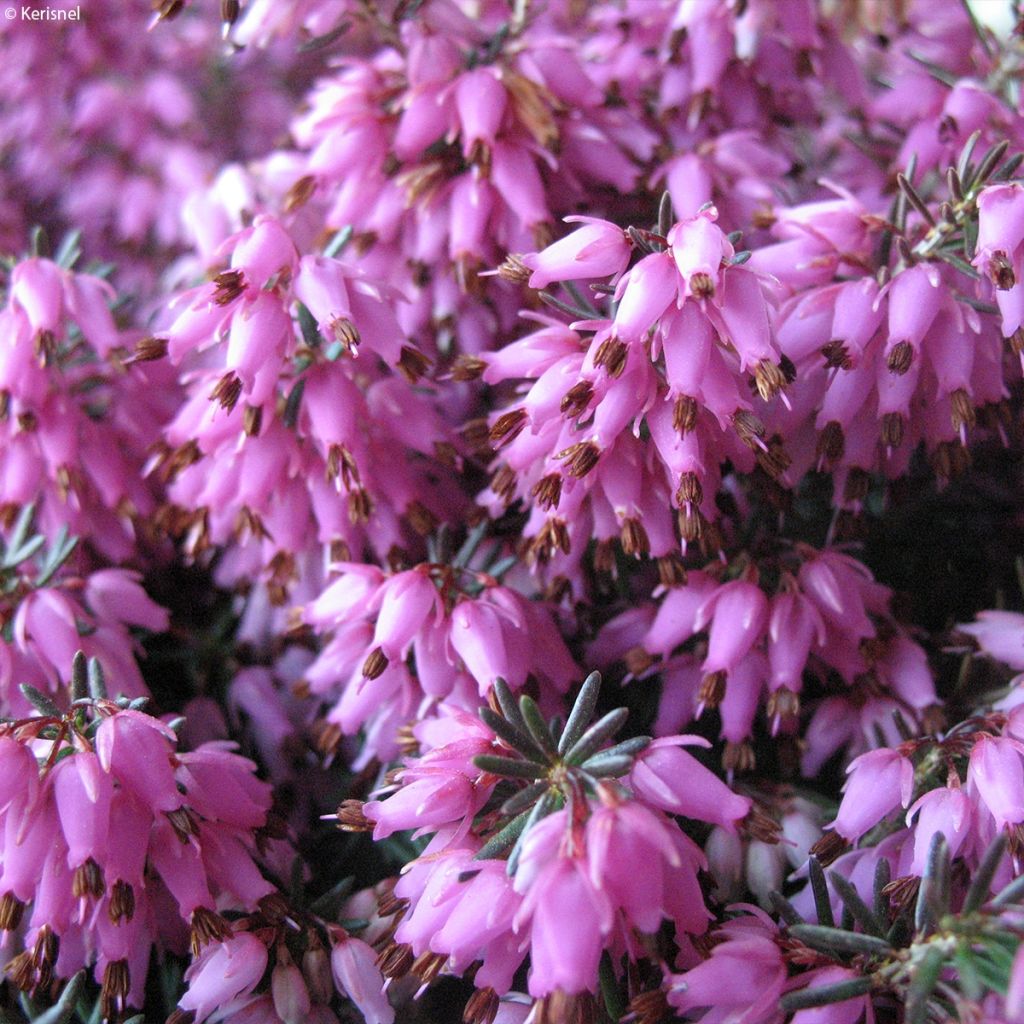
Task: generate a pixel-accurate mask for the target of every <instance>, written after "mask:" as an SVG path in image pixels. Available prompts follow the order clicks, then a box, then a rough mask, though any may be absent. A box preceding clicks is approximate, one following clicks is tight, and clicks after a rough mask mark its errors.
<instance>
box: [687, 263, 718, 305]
mask: <svg viewBox="0 0 1024 1024" xmlns="http://www.w3.org/2000/svg"><path fill="white" fill-rule="evenodd" d="M690 294H691V295H692V296H693V297H694V298H695V299H710V298H711V297H712V296H713V295H714V294H715V279H714V278H713V277H712V276H711V275H710V274H705V273H704V272H703V271H701V270H699V271H697V273H696V274H691V275H690Z"/></svg>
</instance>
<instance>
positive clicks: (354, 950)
mask: <svg viewBox="0 0 1024 1024" xmlns="http://www.w3.org/2000/svg"><path fill="white" fill-rule="evenodd" d="M331 938H332V943H331V973H332V974H333V975H334V982H335V984H336V985H337V986H338V990H339V991H340V992H341V993H342V994H343V995H345V996H346V997H347V998H349V999H351V1000H352V1002H353V1003H355V1004H356V1006H357V1007H358V1008H359V1012H360V1013H361V1014H362V1015H363V1018H364V1019H365V1020H366V1022H367V1024H392V1022H393V1021H394V1019H395V1011H394V1008H393V1007H392V1006H391V1004H390V1003H389V1002H388V997H387V995H385V993H384V978H383V977H382V976H381V973H380V968H379V967H378V966H377V954H376V953H375V952H374V951H373V950H372V949H371V948H370V947H369V946H368V945H367V944H366V943H365V942H363V941H362V940H361V939H356V938H353V937H352V936H350V935H348V934H346V933H344V932H342V931H341V929H340V928H339V929H334V930H333V931H332V935H331Z"/></svg>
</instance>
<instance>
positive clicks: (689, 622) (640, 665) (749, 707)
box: [590, 544, 938, 775]
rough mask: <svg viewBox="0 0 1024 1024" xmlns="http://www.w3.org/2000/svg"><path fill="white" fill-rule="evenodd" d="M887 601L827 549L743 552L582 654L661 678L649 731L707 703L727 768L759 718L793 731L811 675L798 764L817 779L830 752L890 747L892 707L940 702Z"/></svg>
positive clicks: (748, 755) (698, 574) (857, 565)
mask: <svg viewBox="0 0 1024 1024" xmlns="http://www.w3.org/2000/svg"><path fill="white" fill-rule="evenodd" d="M891 600H892V594H891V592H890V591H889V590H888V588H886V587H883V586H881V585H880V584H879V583H877V582H876V581H875V580H874V579H873V578H872V576H871V574H870V572H868V570H867V569H866V567H865V566H864V565H863V564H862V563H861V562H858V561H856V560H855V559H853V558H851V557H850V556H849V555H846V554H844V553H842V552H841V551H838V550H834V549H829V548H826V549H824V550H816V549H814V548H811V547H810V546H809V545H804V544H798V545H796V546H794V547H793V548H791V549H788V550H782V551H780V552H778V553H777V554H776V555H775V556H774V557H770V556H769V555H767V554H765V555H763V556H762V557H759V558H752V557H750V556H749V554H748V553H743V554H742V555H740V556H738V557H737V558H735V559H734V560H733V561H731V562H724V561H723V562H712V563H710V564H709V565H708V566H707V567H706V568H705V569H704V570H692V571H690V572H689V573H688V574H687V576H686V580H685V582H684V583H679V584H676V585H674V586H669V587H666V588H664V593H663V594H662V596H661V597H660V599H659V600H658V602H657V603H656V604H655V603H652V604H650V605H648V606H645V607H640V608H635V609H631V610H630V611H627V612H623V613H622V614H621V615H620V616H618V617H617V618H615V619H613V620H612V621H611V622H609V623H608V624H607V625H606V626H605V627H604V630H603V632H602V634H601V635H599V636H598V637H597V639H596V640H595V642H594V644H593V645H592V646H591V649H590V655H591V658H593V659H595V660H596V661H597V663H599V664H602V665H608V664H611V663H613V662H615V661H620V660H621V661H622V662H624V664H625V667H626V669H627V670H628V671H629V672H630V673H632V674H633V675H635V676H637V677H638V678H646V677H648V676H652V675H655V674H657V675H660V677H661V682H662V685H661V699H660V703H659V711H658V718H657V720H656V722H655V725H654V731H655V733H656V734H662V733H674V732H677V731H678V730H679V729H681V728H683V727H684V726H686V725H688V724H689V723H690V722H691V721H692V720H693V719H694V718H698V717H700V715H701V714H702V713H703V711H704V710H705V709H718V711H719V713H720V717H721V735H722V738H723V739H725V740H726V749H725V752H724V759H725V764H726V766H727V767H729V768H730V769H737V768H740V769H750V768H751V767H753V762H752V758H753V751H752V748H751V746H750V742H749V741H750V738H751V736H752V735H753V731H754V723H755V719H756V717H757V714H758V712H759V711H760V710H762V709H763V710H764V713H765V715H766V716H767V718H768V720H769V723H770V728H771V731H772V733H773V735H774V734H776V733H778V732H780V731H782V732H787V731H792V730H793V729H795V728H798V727H799V723H800V712H801V701H802V698H803V695H804V686H805V683H806V682H807V681H808V680H811V679H813V680H815V681H816V686H815V687H814V691H813V692H812V696H813V698H816V699H814V700H812V702H811V703H812V707H813V712H812V714H811V717H810V721H809V722H808V724H807V726H806V727H805V729H804V730H803V734H804V737H805V740H806V749H805V751H804V755H803V769H804V772H805V774H807V775H815V774H816V773H817V772H818V770H819V769H820V768H821V766H822V765H823V764H824V763H825V762H826V761H827V760H828V759H829V758H830V757H831V756H832V755H833V754H834V753H835V752H836V751H837V750H839V749H840V748H846V749H848V750H849V751H850V752H852V753H856V752H858V751H859V750H862V749H864V747H865V746H866V745H873V744H874V742H875V740H874V736H875V731H876V730H877V729H881V730H882V731H883V734H886V735H890V736H892V737H893V738H894V739H897V738H898V735H897V734H896V732H895V726H894V725H893V721H892V717H891V715H892V712H893V711H895V710H897V709H898V710H899V711H901V712H902V713H903V714H904V715H905V716H906V718H907V719H908V720H910V721H917V720H918V719H920V718H921V717H922V716H923V715H924V714H925V713H926V712H927V711H928V709H930V708H933V707H934V706H935V705H936V704H937V701H938V698H937V696H936V693H935V688H934V683H933V680H932V676H931V672H930V670H929V667H928V662H927V658H926V656H925V653H924V651H923V650H922V649H921V648H920V647H919V646H918V645H917V644H916V643H915V642H914V640H913V639H912V638H911V637H910V636H909V635H908V633H907V631H906V630H905V629H903V628H902V627H900V625H899V624H898V623H897V622H896V620H895V619H894V618H893V616H892V611H891ZM837 684H838V685H837Z"/></svg>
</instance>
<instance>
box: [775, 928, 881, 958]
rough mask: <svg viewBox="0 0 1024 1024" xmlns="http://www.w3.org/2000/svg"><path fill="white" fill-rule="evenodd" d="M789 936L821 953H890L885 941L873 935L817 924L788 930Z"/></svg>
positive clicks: (877, 954) (875, 954)
mask: <svg viewBox="0 0 1024 1024" xmlns="http://www.w3.org/2000/svg"><path fill="white" fill-rule="evenodd" d="M789 934H790V935H792V936H793V937H794V938H796V939H799V940H800V941H801V942H802V943H803V944H804V945H805V946H810V947H811V949H817V950H818V951H819V952H822V953H849V954H851V955H855V954H857V953H867V954H868V955H869V956H885V955H886V954H887V953H891V952H892V946H890V945H889V943H888V942H886V941H885V939H879V938H876V937H875V936H874V935H861V934H860V933H859V932H847V931H843V930H842V929H841V928H825V927H823V926H822V925H818V924H798V925H794V926H793V927H792V928H790V929H789Z"/></svg>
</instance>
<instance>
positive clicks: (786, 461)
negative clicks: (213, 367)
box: [754, 436, 793, 502]
mask: <svg viewBox="0 0 1024 1024" xmlns="http://www.w3.org/2000/svg"><path fill="white" fill-rule="evenodd" d="M754 457H755V458H756V459H757V464H758V465H759V466H760V467H761V469H763V470H764V471H765V473H767V474H768V476H769V477H771V479H772V480H778V479H779V478H780V477H781V476H782V474H783V473H785V472H786V470H787V469H789V467H790V465H791V464H792V461H793V460H792V459H791V458H790V456H789V452H787V451H786V449H785V448H784V447H783V445H782V439H781V438H780V437H778V436H776V437H773V438H771V439H770V440H769V442H768V446H767V448H755V449H754ZM787 494H788V492H785V491H782V490H779V491H778V495H777V496H778V498H779V500H780V501H783V502H784V501H785V499H786V496H787Z"/></svg>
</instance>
